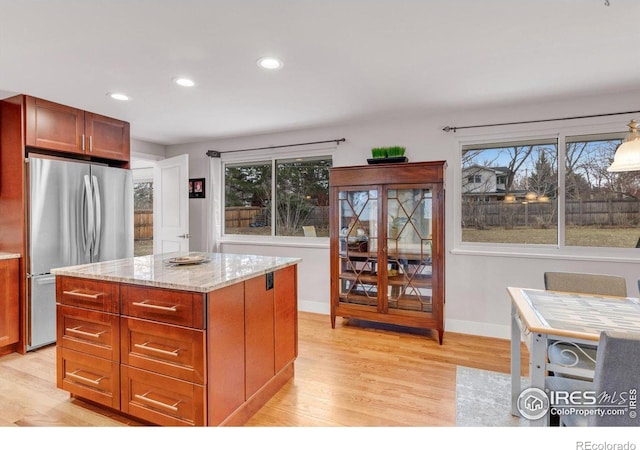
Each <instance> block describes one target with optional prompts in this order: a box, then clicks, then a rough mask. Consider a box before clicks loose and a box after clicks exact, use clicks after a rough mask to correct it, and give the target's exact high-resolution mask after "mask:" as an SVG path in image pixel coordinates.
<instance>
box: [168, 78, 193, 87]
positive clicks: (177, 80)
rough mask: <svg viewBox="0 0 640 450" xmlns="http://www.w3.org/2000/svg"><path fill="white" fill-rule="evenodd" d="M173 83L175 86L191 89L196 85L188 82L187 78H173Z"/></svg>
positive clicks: (190, 81) (191, 81)
mask: <svg viewBox="0 0 640 450" xmlns="http://www.w3.org/2000/svg"><path fill="white" fill-rule="evenodd" d="M173 82H174V83H175V84H178V85H180V86H184V87H193V86H195V85H196V83H195V82H194V81H193V80H190V79H189V78H183V77H179V78H174V79H173Z"/></svg>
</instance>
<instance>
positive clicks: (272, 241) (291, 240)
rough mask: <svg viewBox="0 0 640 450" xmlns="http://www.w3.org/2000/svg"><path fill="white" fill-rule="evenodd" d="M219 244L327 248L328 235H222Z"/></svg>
mask: <svg viewBox="0 0 640 450" xmlns="http://www.w3.org/2000/svg"><path fill="white" fill-rule="evenodd" d="M218 242H220V244H232V245H252V246H255V245H259V246H270V247H297V248H322V249H329V238H328V237H316V238H305V237H285V236H279V237H274V236H223V237H221V238H220V240H219V241H218Z"/></svg>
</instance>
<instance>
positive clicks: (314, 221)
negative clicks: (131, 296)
mask: <svg viewBox="0 0 640 450" xmlns="http://www.w3.org/2000/svg"><path fill="white" fill-rule="evenodd" d="M270 214H271V210H270V209H269V208H260V207H259V206H229V207H226V208H225V215H224V216H225V217H224V220H225V227H226V228H227V229H230V228H247V227H251V226H253V227H256V226H266V225H269V224H270V223H271V216H270ZM328 224H329V207H328V206H316V207H314V208H313V210H312V211H311V213H310V214H309V217H307V219H306V220H305V225H314V226H316V227H317V228H327V227H328Z"/></svg>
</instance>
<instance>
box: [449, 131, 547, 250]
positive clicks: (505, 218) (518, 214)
mask: <svg viewBox="0 0 640 450" xmlns="http://www.w3.org/2000/svg"><path fill="white" fill-rule="evenodd" d="M557 148H558V145H557V140H556V139H553V140H537V141H521V142H509V143H498V144H488V145H474V146H471V145H469V146H463V148H462V180H463V182H462V190H461V192H462V199H461V200H462V202H461V205H462V215H461V220H462V223H461V226H462V241H463V242H486V243H505V244H557V242H558V237H557V236H558V214H557V201H556V200H557V194H556V193H557V189H558V151H557ZM478 179H481V180H482V182H481V183H478V182H477V181H476V180H478ZM471 181H473V182H471Z"/></svg>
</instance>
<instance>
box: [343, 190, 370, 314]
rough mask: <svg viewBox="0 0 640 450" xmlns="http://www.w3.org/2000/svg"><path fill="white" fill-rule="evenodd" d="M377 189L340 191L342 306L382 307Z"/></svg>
mask: <svg viewBox="0 0 640 450" xmlns="http://www.w3.org/2000/svg"><path fill="white" fill-rule="evenodd" d="M379 198H380V192H379V190H378V189H376V188H371V189H369V188H364V189H363V188H359V189H354V190H351V189H341V190H340V191H338V201H337V208H338V219H337V220H338V222H337V230H335V229H334V231H337V232H338V234H339V250H338V274H337V275H338V279H339V283H338V284H339V285H338V303H339V304H341V305H364V306H370V307H375V309H376V310H377V305H378V247H379V230H378V210H379Z"/></svg>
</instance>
